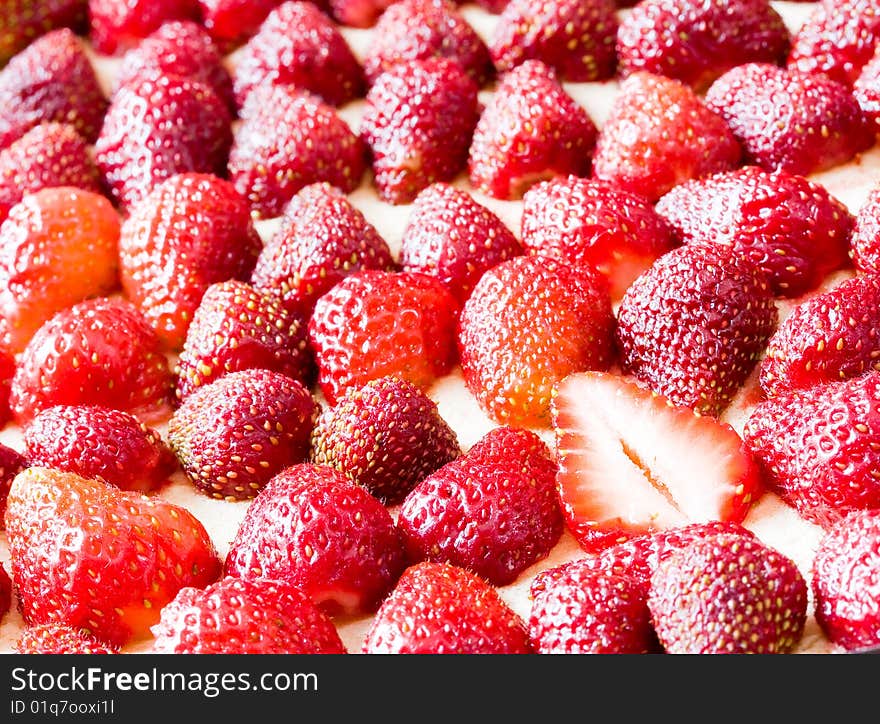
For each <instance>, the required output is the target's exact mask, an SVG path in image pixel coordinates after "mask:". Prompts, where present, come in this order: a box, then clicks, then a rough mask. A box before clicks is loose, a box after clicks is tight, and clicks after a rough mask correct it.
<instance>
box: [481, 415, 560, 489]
mask: <svg viewBox="0 0 880 724" xmlns="http://www.w3.org/2000/svg"><path fill="white" fill-rule="evenodd" d="M467 456H468V459H469V460H470V461H471V462H473V463H475V464H478V465H490V466H491V465H506V466H508V467H513V468H519V469H520V471H521V472H522V473H524V474H525V475H527V476H528V477H530V478H534V479H535V481H536V483H535V484H536V486H537V487H539V488H546V487H547V486H552V485H554V484H555V481H556V473H557V471H558V467H557V465H556V456H555V453H554V452H553V451H552V450H551V449H550V448H549V447H548V446H547V443H545V442H544V441H543V440H542V439H541V438H540V437H539V436H538V435H537V434H536V433H535V432H533V431H532V430H527V429H525V428H522V427H513V426H511V425H501V426H499V427H493V428H492V429H491V430H489V431H488V432H486V433H485V434H483V436H482V437H480V439H479V440H477V441H476V442H475V443H474V444H473V445H471V447H470V449H469V450H468V451H467Z"/></svg>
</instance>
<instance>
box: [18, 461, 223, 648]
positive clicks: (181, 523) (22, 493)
mask: <svg viewBox="0 0 880 724" xmlns="http://www.w3.org/2000/svg"><path fill="white" fill-rule="evenodd" d="M6 535H7V539H8V541H9V552H10V556H11V559H12V580H13V581H14V582H15V586H16V590H17V592H18V597H19V604H20V607H21V612H22V616H23V618H24V621H25V623H26V624H27V625H31V626H33V625H38V624H46V623H58V624H66V625H68V626H72V627H74V628H82V629H86V630H87V631H88V632H89V633H91V634H92V635H93V636H95V637H96V638H99V639H101V640H102V641H105V642H107V643H109V644H111V645H115V646H122V645H124V644H126V643H128V642H130V641H136V640H138V639H141V638H144V637H146V636H149V633H150V626H152V625H153V624H154V623H156V622H157V621H158V620H159V612H160V611H161V610H162V607H163V606H165V604H167V603H168V602H169V601H171V600H172V599H173V598H174V597H175V595H177V592H178V591H179V590H180V589H181V588H184V587H186V586H196V587H199V588H201V587H204V586H206V585H208V584H209V583H211V582H212V581H214V580H215V579H216V578H217V576H218V575H219V574H220V570H221V562H220V560H219V559H218V557H217V552H216V549H215V548H214V545H213V543H212V542H211V539H210V537H209V536H208V533H207V531H206V530H205V528H204V526H203V525H202V524H201V523H200V522H199V520H198V519H197V518H195V517H194V516H193V515H192V514H191V513H190V512H189V511H188V510H186V509H184V508H182V507H180V506H177V505H173V504H171V503H168V502H166V501H164V500H161V499H159V498H149V497H147V496H145V495H141V494H139V493H134V492H130V491H124V490H119V489H118V488H116V487H114V486H112V485H108V484H106V483H102V482H99V481H96V480H87V479H86V478H81V477H79V476H78V475H75V474H73V473H65V472H61V471H58V470H51V469H48V468H39V467H30V468H27V469H26V470H24V471H22V472H21V473H19V474H18V475H17V476H16V478H15V480H14V481H13V483H12V489H11V490H10V491H9V501H8V505H7V508H6Z"/></svg>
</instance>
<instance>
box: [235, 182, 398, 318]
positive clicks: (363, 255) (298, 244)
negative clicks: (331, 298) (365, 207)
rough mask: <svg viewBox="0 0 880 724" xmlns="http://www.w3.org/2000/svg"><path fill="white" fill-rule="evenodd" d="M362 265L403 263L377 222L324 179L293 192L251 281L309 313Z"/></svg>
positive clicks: (290, 307)
mask: <svg viewBox="0 0 880 724" xmlns="http://www.w3.org/2000/svg"><path fill="white" fill-rule="evenodd" d="M358 269H382V270H385V271H394V270H396V269H397V263H396V262H395V260H394V256H393V255H392V253H391V249H390V248H389V247H388V243H387V242H386V241H385V239H384V238H382V236H381V234H379V232H378V231H377V230H376V227H375V226H373V225H372V224H371V223H370V222H369V221H367V219H366V217H365V216H364V215H363V213H362V212H361V211H360V210H359V209H358V208H357V207H356V206H354V204H352V203H351V201H349V199H348V197H347V196H346V195H345V194H344V193H343V192H342V191H340V190H339V189H338V188H336V187H335V186H331V185H330V184H329V183H327V182H325V181H323V182H316V183H313V184H309V185H307V186H303V188H301V189H300V190H299V191H298V192H297V193H296V194H295V195H294V196H293V198H291V200H290V202H289V203H288V204H287V206H286V207H285V208H284V215H283V217H282V220H281V225H280V227H279V228H278V230H277V231H276V232H275V233H274V234H272V236H271V237H269V239H267V240H266V242H265V244H264V245H263V248H262V251H261V252H260V255H259V256H258V257H257V263H256V266H255V267H254V271H253V274H252V275H251V283H252V284H253V285H254V288H255V289H256V290H258V291H260V292H263V293H266V294H270V293H271V294H277V295H279V296H280V297H281V302H282V304H283V305H284V306H285V307H286V308H287V309H288V310H290V312H291V314H293V315H295V316H297V317H301V318H302V319H308V318H309V317H311V316H312V311H313V310H314V308H315V302H317V301H318V298H319V297H321V296H322V295H323V294H325V293H326V292H328V291H330V289H332V288H333V286H334V285H335V284H336V283H337V282H340V281H342V280H343V279H344V278H345V277H346V276H347V275H348V274H350V273H351V272H353V271H357V270H358Z"/></svg>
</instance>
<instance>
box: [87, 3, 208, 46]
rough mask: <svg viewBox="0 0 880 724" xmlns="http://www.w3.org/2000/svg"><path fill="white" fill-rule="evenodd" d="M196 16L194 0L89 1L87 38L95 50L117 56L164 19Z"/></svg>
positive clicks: (196, 7)
mask: <svg viewBox="0 0 880 724" xmlns="http://www.w3.org/2000/svg"><path fill="white" fill-rule="evenodd" d="M198 17H199V15H198V2H197V0H89V39H90V40H91V41H92V44H93V45H94V46H95V50H97V51H98V52H99V53H104V54H105V55H119V54H121V53H123V52H124V51H126V50H128V49H130V48H133V47H134V46H135V45H137V44H138V43H139V42H140V41H141V40H142V39H143V38H146V37H147V36H148V35H149V34H150V33H152V32H153V31H154V30H156V28H158V27H159V26H160V25H162V23H164V22H166V21H169V20H184V19H190V20H198Z"/></svg>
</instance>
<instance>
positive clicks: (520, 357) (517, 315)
mask: <svg viewBox="0 0 880 724" xmlns="http://www.w3.org/2000/svg"><path fill="white" fill-rule="evenodd" d="M614 324H615V322H614V313H613V311H612V307H611V298H610V296H609V293H608V285H607V283H606V280H605V278H604V277H602V275H601V274H599V272H597V271H595V270H594V269H592V268H590V267H587V266H581V267H578V266H572V265H569V264H567V263H564V262H561V261H559V260H556V259H551V258H548V257H544V256H537V255H535V256H532V255H530V256H519V257H515V258H513V259H510V260H508V261H504V262H501V263H500V264H498V265H497V266H495V267H493V268H492V269H489V270H488V271H487V272H486V273H485V274H483V276H482V277H481V278H480V281H479V282H477V285H476V286H475V287H474V290H473V292H471V295H470V296H469V297H468V300H467V301H466V302H465V304H464V307H463V308H462V310H461V316H460V320H459V329H458V348H459V357H460V360H461V370H462V374H463V376H464V381H465V384H466V385H467V388H468V389H469V390H470V392H471V393H472V394H473V395H474V397H476V399H477V401H478V402H479V403H480V405H481V407H482V408H483V409H484V410H485V411H486V412H487V413H488V414H489V415H490V416H491V417H492V418H493V419H495V420H497V421H498V422H502V423H510V424H513V425H524V426H527V427H534V426H543V427H547V426H549V423H550V398H551V396H552V392H553V386H554V385H555V384H556V383H557V382H559V380H561V379H562V378H563V377H565V376H566V375H567V374H569V373H571V372H579V371H581V370H588V369H598V370H604V369H608V367H609V366H610V365H611V363H612V362H613V360H614V337H613V335H614Z"/></svg>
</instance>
